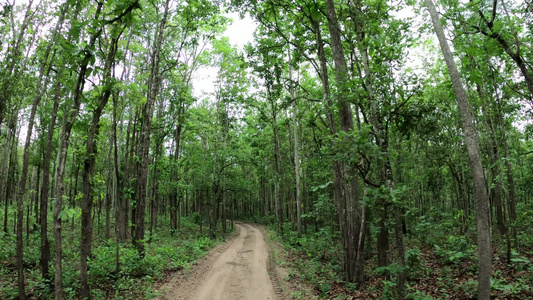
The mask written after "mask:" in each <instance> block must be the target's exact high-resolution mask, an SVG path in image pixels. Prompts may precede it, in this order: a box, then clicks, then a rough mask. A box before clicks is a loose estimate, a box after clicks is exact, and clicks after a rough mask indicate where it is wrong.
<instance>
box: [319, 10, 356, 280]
mask: <svg viewBox="0 0 533 300" xmlns="http://www.w3.org/2000/svg"><path fill="white" fill-rule="evenodd" d="M326 15H327V19H328V28H329V32H330V39H331V49H332V51H333V62H334V65H335V79H336V82H337V86H338V90H339V92H338V94H337V95H336V98H337V107H338V111H339V119H340V129H341V130H342V131H344V132H350V131H352V130H353V115H352V110H351V108H350V104H349V102H348V101H347V99H346V96H347V95H348V94H350V91H349V88H348V86H347V84H348V73H347V71H348V70H347V66H346V59H345V58H344V50H343V48H342V42H341V37H340V32H339V27H338V26H339V24H338V22H337V14H336V12H335V5H334V3H333V0H326ZM326 74H327V73H326ZM326 74H324V75H323V76H326ZM333 168H334V172H335V181H334V185H335V198H336V201H335V202H336V204H337V213H338V215H339V225H340V228H341V236H342V237H343V238H342V241H343V249H344V254H345V257H344V258H345V259H344V269H345V272H346V279H347V280H348V281H350V282H357V283H361V282H363V280H364V278H363V265H364V258H363V244H364V232H365V230H364V228H365V219H364V213H363V209H362V207H361V205H360V203H359V193H360V191H359V181H358V179H357V177H356V174H357V172H356V170H355V167H354V166H349V165H348V164H346V163H344V162H342V161H335V162H334V167H333Z"/></svg>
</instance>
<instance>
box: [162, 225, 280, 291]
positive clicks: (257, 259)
mask: <svg viewBox="0 0 533 300" xmlns="http://www.w3.org/2000/svg"><path fill="white" fill-rule="evenodd" d="M235 226H236V227H237V230H238V231H239V234H238V235H237V236H235V237H234V238H232V239H231V240H230V241H229V242H227V243H226V244H224V245H221V246H219V247H217V248H216V249H214V250H213V251H212V252H211V253H210V254H209V255H208V256H207V257H206V258H205V259H203V260H201V261H199V263H198V264H197V265H195V266H194V267H193V269H192V271H191V272H189V273H188V274H187V275H184V276H177V277H175V278H174V279H173V280H171V282H169V283H168V284H166V285H165V286H163V288H162V290H163V295H162V296H161V298H160V299H183V300H238V299H242V300H274V299H278V298H277V296H276V293H275V288H274V286H273V284H272V281H271V279H270V276H269V274H268V268H267V266H268V263H269V261H268V260H269V249H268V246H267V245H266V243H265V239H264V237H263V234H262V233H261V231H260V230H259V228H257V227H256V226H254V225H252V224H244V223H236V224H235Z"/></svg>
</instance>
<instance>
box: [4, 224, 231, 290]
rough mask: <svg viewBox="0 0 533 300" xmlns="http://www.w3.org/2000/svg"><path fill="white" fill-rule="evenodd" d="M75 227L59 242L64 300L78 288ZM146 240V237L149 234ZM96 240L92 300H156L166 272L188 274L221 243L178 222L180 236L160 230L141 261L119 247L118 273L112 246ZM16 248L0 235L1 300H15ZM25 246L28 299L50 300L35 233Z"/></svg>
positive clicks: (91, 271) (110, 242)
mask: <svg viewBox="0 0 533 300" xmlns="http://www.w3.org/2000/svg"><path fill="white" fill-rule="evenodd" d="M162 222H164V221H163V220H162ZM75 225H77V224H75ZM64 226H65V227H69V226H70V225H67V224H65V225H64ZM77 227H79V226H75V227H74V228H73V230H70V228H69V230H64V232H66V233H65V234H64V236H63V287H64V294H65V298H66V299H76V298H77V297H78V292H79V290H78V289H79V286H80V282H79V278H80V271H79V251H80V250H79V249H80V244H79V232H80V231H79V228H77ZM95 231H96V230H95ZM101 231H103V230H101ZM102 235H103V234H102ZM146 235H147V236H148V237H149V233H148V232H147V234H146ZM49 236H51V234H50V235H49ZM100 236H101V235H97V238H96V239H95V240H94V242H93V247H92V256H91V258H90V259H89V262H88V276H89V286H90V288H91V296H92V299H151V298H154V297H156V296H157V295H158V292H157V291H156V290H155V289H154V283H155V282H157V281H160V280H162V278H163V277H164V276H163V275H164V274H165V272H169V271H176V270H180V269H183V268H188V267H189V265H190V264H191V262H193V261H195V260H196V259H198V258H200V257H202V256H204V255H205V254H206V253H207V251H208V250H209V249H211V248H212V247H214V246H215V245H216V244H218V243H220V242H221V241H222V238H218V239H216V240H213V239H210V238H209V237H208V236H207V232H205V230H204V232H203V233H200V229H199V226H198V225H197V224H195V222H194V220H193V219H192V218H182V223H181V227H180V230H179V232H177V233H174V234H172V233H171V231H170V230H169V229H167V228H165V227H162V228H158V229H157V231H156V233H155V234H154V235H153V236H152V237H151V241H150V242H148V240H147V241H145V249H146V255H145V256H144V258H141V257H140V256H139V254H138V252H137V251H136V249H135V248H134V247H133V246H132V245H131V243H130V242H129V241H126V242H124V243H121V244H120V251H119V257H120V259H119V271H118V272H117V268H116V265H117V264H116V241H115V240H113V239H109V240H104V239H102V238H101V237H100ZM15 242H16V238H15V235H14V234H5V233H0V248H1V249H2V251H0V299H14V298H16V297H17V296H18V289H17V285H16V278H17V276H16V274H17V273H16V267H15V266H16V251H15V249H16V247H15V246H16V245H15ZM27 243H28V244H25V247H24V267H25V270H26V274H25V275H26V282H27V283H26V286H27V293H28V294H29V296H30V297H32V298H38V299H53V287H51V285H50V284H47V283H45V282H43V278H42V276H41V272H40V269H39V258H40V234H39V232H38V231H35V232H33V233H31V234H30V236H29V239H27ZM50 245H51V252H52V253H51V260H52V261H51V263H50V276H51V278H54V264H55V262H54V252H53V251H54V250H53V245H54V241H53V239H51V240H50Z"/></svg>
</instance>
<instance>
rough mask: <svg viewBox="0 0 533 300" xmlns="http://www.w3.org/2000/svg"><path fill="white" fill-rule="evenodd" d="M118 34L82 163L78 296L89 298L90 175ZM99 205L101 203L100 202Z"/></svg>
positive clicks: (110, 47) (114, 40)
mask: <svg viewBox="0 0 533 300" xmlns="http://www.w3.org/2000/svg"><path fill="white" fill-rule="evenodd" d="M119 38H120V34H118V36H117V37H115V38H113V39H111V43H110V45H109V52H108V56H107V59H106V62H105V66H104V72H105V77H104V78H105V79H104V83H105V85H104V86H105V88H104V91H103V93H102V94H101V96H100V99H99V100H98V106H97V107H96V108H95V110H94V112H93V118H92V121H91V126H90V128H89V132H88V135H87V150H86V151H87V152H86V153H87V154H86V158H85V161H84V164H83V175H82V176H83V199H82V205H81V243H80V250H81V253H80V260H81V262H80V268H81V281H80V285H81V289H80V296H81V298H87V299H90V298H91V294H90V290H89V284H88V281H87V257H88V256H89V255H91V242H92V234H93V232H92V231H93V228H92V227H93V221H92V218H91V211H92V206H93V195H92V185H91V177H92V176H93V173H94V165H95V163H96V158H95V157H96V154H97V152H98V148H97V145H96V143H95V139H96V138H97V137H98V134H99V133H100V124H99V123H100V117H101V116H102V113H103V111H104V108H105V106H106V105H107V102H108V101H109V97H110V96H111V79H112V68H113V64H114V61H115V54H116V52H117V48H118V39H119ZM100 205H101V204H100Z"/></svg>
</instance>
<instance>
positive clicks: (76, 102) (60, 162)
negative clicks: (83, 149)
mask: <svg viewBox="0 0 533 300" xmlns="http://www.w3.org/2000/svg"><path fill="white" fill-rule="evenodd" d="M102 6H103V3H101V2H100V3H99V4H98V7H97V9H96V13H95V17H94V20H98V19H99V16H100V12H101V10H102ZM95 30H96V32H95V33H94V34H93V35H92V36H91V38H90V40H89V45H88V46H90V47H92V46H94V45H95V43H96V39H97V38H98V37H99V36H100V33H101V31H102V29H100V30H98V29H95ZM92 56H93V53H92V52H91V51H85V55H84V57H83V60H82V62H81V65H80V71H79V73H78V80H77V82H76V86H75V89H74V99H73V104H72V108H71V110H70V112H69V113H68V115H66V116H65V120H64V123H63V128H62V132H61V136H60V145H59V147H58V153H57V157H58V159H57V166H56V190H55V192H56V201H55V203H54V238H55V253H56V269H55V281H54V284H55V298H56V300H60V299H63V283H62V276H63V274H62V273H63V271H62V262H61V261H62V259H63V250H62V243H61V219H60V218H59V215H60V213H61V210H62V206H63V190H64V183H63V179H64V177H65V165H66V161H67V154H68V147H69V141H70V132H71V130H72V126H73V125H74V122H75V121H76V117H77V116H78V113H79V109H80V105H81V98H82V93H83V88H84V86H85V76H86V75H87V74H86V73H87V67H88V65H89V62H90V59H91V57H92ZM82 244H83V241H82Z"/></svg>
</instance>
